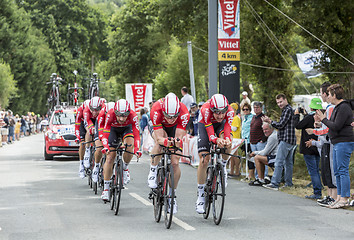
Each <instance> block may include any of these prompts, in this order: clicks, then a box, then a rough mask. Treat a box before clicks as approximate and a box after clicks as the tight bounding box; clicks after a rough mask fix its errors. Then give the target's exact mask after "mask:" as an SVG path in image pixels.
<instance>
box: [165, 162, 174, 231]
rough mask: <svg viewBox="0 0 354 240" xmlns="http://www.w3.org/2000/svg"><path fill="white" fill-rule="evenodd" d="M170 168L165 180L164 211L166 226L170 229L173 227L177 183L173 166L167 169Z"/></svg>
mask: <svg viewBox="0 0 354 240" xmlns="http://www.w3.org/2000/svg"><path fill="white" fill-rule="evenodd" d="M168 168H169V171H166V175H165V176H166V177H165V181H164V190H163V195H164V212H165V227H166V228H167V229H169V228H170V227H171V223H172V218H173V206H174V201H175V183H174V178H173V176H174V174H173V167H172V165H169V166H168V167H166V169H168Z"/></svg>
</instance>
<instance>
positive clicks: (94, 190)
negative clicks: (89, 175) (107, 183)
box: [92, 181, 97, 195]
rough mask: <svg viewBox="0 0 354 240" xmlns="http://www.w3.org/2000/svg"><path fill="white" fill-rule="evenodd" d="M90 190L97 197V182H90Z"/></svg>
mask: <svg viewBox="0 0 354 240" xmlns="http://www.w3.org/2000/svg"><path fill="white" fill-rule="evenodd" d="M92 190H93V192H94V193H95V195H97V182H94V181H92Z"/></svg>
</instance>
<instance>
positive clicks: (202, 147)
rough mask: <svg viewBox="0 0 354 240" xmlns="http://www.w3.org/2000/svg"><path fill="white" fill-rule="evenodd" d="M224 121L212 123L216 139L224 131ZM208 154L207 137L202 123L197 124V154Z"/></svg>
mask: <svg viewBox="0 0 354 240" xmlns="http://www.w3.org/2000/svg"><path fill="white" fill-rule="evenodd" d="M225 122H226V121H225V120H223V121H222V122H220V123H213V124H212V126H213V128H214V132H215V134H216V136H217V137H220V134H221V133H222V132H223V131H224V125H225ZM200 152H210V142H209V136H208V133H207V131H206V128H205V125H204V123H200V122H198V153H200Z"/></svg>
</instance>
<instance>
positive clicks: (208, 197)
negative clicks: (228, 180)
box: [203, 167, 213, 219]
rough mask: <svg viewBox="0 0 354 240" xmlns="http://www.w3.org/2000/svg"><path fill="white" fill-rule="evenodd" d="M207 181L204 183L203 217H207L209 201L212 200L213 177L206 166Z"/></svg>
mask: <svg viewBox="0 0 354 240" xmlns="http://www.w3.org/2000/svg"><path fill="white" fill-rule="evenodd" d="M207 176H208V179H207V182H206V184H205V191H204V194H205V203H204V214H203V217H204V219H207V218H208V217H209V213H210V207H211V202H212V201H213V195H212V194H211V186H212V179H213V171H212V168H211V167H208V168H207Z"/></svg>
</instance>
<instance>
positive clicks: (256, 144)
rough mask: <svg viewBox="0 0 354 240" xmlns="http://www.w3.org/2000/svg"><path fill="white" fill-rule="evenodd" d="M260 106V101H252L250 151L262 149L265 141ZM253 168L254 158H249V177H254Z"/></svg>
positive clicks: (261, 105)
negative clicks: (252, 114)
mask: <svg viewBox="0 0 354 240" xmlns="http://www.w3.org/2000/svg"><path fill="white" fill-rule="evenodd" d="M262 107H263V104H262V103H261V102H254V103H253V111H254V113H255V115H254V116H253V118H252V121H251V128H250V143H251V151H252V152H255V151H261V150H263V149H264V147H265V146H266V142H267V137H266V136H265V135H264V132H263V129H262V117H263V116H264V114H263V112H262ZM252 160H253V161H252ZM255 168H256V167H255V165H254V158H251V161H249V164H248V169H249V175H250V179H255Z"/></svg>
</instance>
